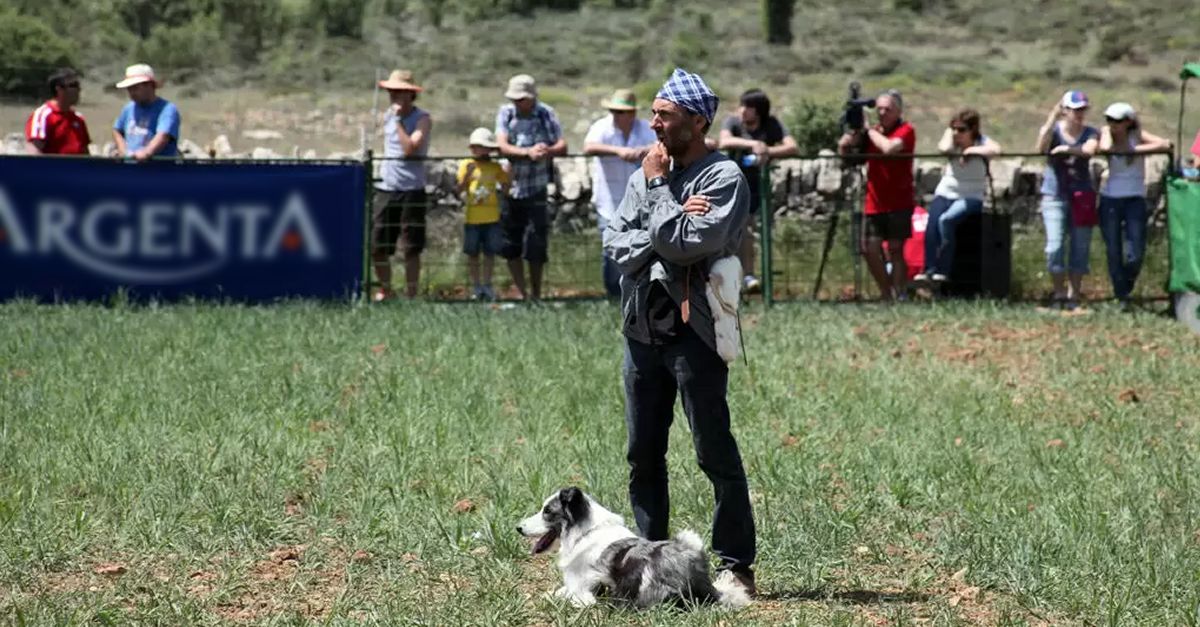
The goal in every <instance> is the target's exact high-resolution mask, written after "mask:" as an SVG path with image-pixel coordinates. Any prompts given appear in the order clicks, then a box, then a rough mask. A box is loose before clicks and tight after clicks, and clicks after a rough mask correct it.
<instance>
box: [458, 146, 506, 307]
mask: <svg viewBox="0 0 1200 627" xmlns="http://www.w3.org/2000/svg"><path fill="white" fill-rule="evenodd" d="M468 143H469V147H470V149H471V158H470V159H463V160H462V161H461V162H460V163H459V164H458V176H457V177H456V179H455V180H456V181H457V183H458V192H459V193H460V194H461V193H466V200H465V202H464V220H463V254H464V255H466V256H467V272H468V274H469V275H470V278H471V289H472V291H471V295H472V297H473V298H475V299H476V300H495V298H496V292H495V291H494V290H493V289H492V269H493V268H494V267H495V263H496V255H497V254H499V252H500V247H501V246H502V245H503V243H504V237H503V233H502V232H501V230H500V197H501V195H503V194H507V193H508V186H509V178H508V172H505V171H504V168H503V167H501V166H500V164H499V163H497V162H495V161H494V160H492V152H493V151H494V150H496V137H495V135H493V134H492V132H491V131H490V130H488V129H486V128H477V129H475V130H474V131H472V132H471V138H470V140H469V141H468ZM480 255H482V256H483V275H482V277H481V276H480V272H479V270H480V268H479V257H480Z"/></svg>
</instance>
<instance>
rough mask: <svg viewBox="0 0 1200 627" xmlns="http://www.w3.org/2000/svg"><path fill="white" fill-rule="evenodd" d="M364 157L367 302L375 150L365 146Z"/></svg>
mask: <svg viewBox="0 0 1200 627" xmlns="http://www.w3.org/2000/svg"><path fill="white" fill-rule="evenodd" d="M365 156H366V159H365V160H364V161H363V168H365V169H366V172H365V176H363V185H364V186H365V187H366V189H364V190H363V298H365V299H366V300H367V304H368V305H369V304H371V303H373V302H375V299H374V298H373V297H372V296H373V294H372V293H371V253H372V252H373V251H372V250H371V231H372V230H373V229H374V227H375V225H374V224H373V222H374V220H375V215H374V211H372V210H371V209H372V207H374V205H375V203H374V202H372V198H371V195H372V192H373V190H374V189H375V152H374V151H373V150H371V149H370V148H367V151H366V155H365Z"/></svg>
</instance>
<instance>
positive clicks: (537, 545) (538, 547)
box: [533, 527, 558, 555]
mask: <svg viewBox="0 0 1200 627" xmlns="http://www.w3.org/2000/svg"><path fill="white" fill-rule="evenodd" d="M557 539H558V527H552V528H551V529H550V531H547V532H546V533H545V534H543V535H542V537H540V538H538V539H537V542H534V543H533V554H534V555H537V554H538V553H545V552H546V550H547V549H549V548H550V545H552V544H554V541H555V540H557Z"/></svg>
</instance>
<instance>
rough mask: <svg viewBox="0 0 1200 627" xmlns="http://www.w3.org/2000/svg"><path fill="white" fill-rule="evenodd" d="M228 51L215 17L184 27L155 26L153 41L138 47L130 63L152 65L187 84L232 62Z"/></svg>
mask: <svg viewBox="0 0 1200 627" xmlns="http://www.w3.org/2000/svg"><path fill="white" fill-rule="evenodd" d="M229 57H230V55H229V47H228V46H227V45H226V44H225V43H224V42H223V41H222V38H221V31H220V27H219V26H218V24H217V20H216V18H214V17H199V18H196V19H193V20H192V21H190V22H188V23H187V24H183V25H181V26H165V25H162V24H160V25H158V26H155V27H154V28H153V29H151V31H150V37H148V38H147V39H145V40H144V41H142V42H141V43H140V44H138V46H137V49H136V53H135V55H134V58H133V59H131V61H139V62H145V63H149V64H151V65H153V66H155V67H156V68H161V69H163V70H167V71H168V72H170V73H171V74H173V75H174V76H173V80H175V81H181V82H182V81H186V80H188V79H189V78H190V77H191V76H192V75H194V74H196V73H198V72H201V71H203V70H211V69H213V68H218V67H222V66H224V65H225V64H226V63H228V62H229Z"/></svg>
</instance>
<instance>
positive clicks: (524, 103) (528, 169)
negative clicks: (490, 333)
mask: <svg viewBox="0 0 1200 627" xmlns="http://www.w3.org/2000/svg"><path fill="white" fill-rule="evenodd" d="M504 97H505V98H508V100H509V103H508V104H505V105H502V106H501V107H500V110H499V111H497V112H496V143H497V144H498V145H499V146H500V155H501V156H503V157H507V158H508V159H509V161H510V163H511V164H512V172H511V174H510V176H511V178H512V186H511V187H510V188H509V192H508V193H509V198H508V204H507V207H506V208H505V209H504V211H502V212H501V215H500V228H501V229H502V230H503V231H504V246H503V247H502V248H501V249H500V256H501V257H504V258H505V259H507V260H508V269H509V271H510V272H511V273H512V278H513V284H514V285H516V286H517V290H518V291H520V292H521V298H525V299H530V300H534V301H537V300H538V299H540V298H541V297H542V276H543V273H544V272H545V269H546V261H547V260H549V258H550V257H549V251H548V248H549V224H548V216H547V213H546V212H547V206H546V186H547V185H549V184H550V179H551V177H552V176H553V173H554V163H553V158H554V157H559V156H562V155H565V154H567V140H566V138H564V137H563V133H562V126H561V125H560V124H559V123H558V116H556V115H555V114H554V109H551V108H550V107H549V106H547V105H545V104H542V103H541V102H538V98H537V84H536V83H535V82H534V80H533V77H532V76H530V75H528V74H518V75H516V76H514V77H512V78H511V79H509V81H508V89H507V90H506V91H505V92H504ZM522 258H524V260H525V261H528V262H529V289H528V291H527V290H526V288H525V264H524V262H522Z"/></svg>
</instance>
